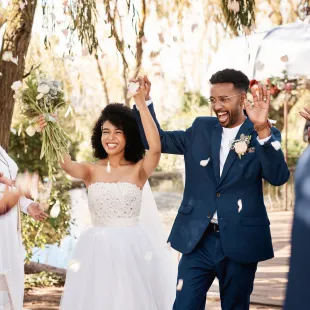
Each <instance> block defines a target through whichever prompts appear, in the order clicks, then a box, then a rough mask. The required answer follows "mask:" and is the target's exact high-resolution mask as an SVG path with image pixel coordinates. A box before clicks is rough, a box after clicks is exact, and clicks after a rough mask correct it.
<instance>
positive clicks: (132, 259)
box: [60, 224, 176, 310]
mask: <svg viewBox="0 0 310 310" xmlns="http://www.w3.org/2000/svg"><path fill="white" fill-rule="evenodd" d="M163 246H164V247H166V248H167V252H165V253H166V254H165V255H163V254H162V253H163V251H162V249H160V250H159V249H158V248H157V246H156V245H155V244H154V243H152V242H151V238H150V237H149V236H148V235H147V232H146V230H144V228H143V227H141V226H140V225H139V224H137V225H135V226H125V227H102V226H99V227H94V226H91V227H88V228H87V229H86V230H85V231H84V233H83V234H82V235H81V237H80V239H79V240H78V242H77V245H76V249H75V251H74V254H73V258H72V260H71V261H70V263H69V266H68V268H67V278H66V284H65V288H64V294H63V297H62V301H61V305H60V309H63V310H171V309H172V306H173V302H174V298H175V293H176V278H175V270H174V265H173V261H172V259H171V260H170V257H169V256H170V255H171V253H170V250H169V248H168V247H167V245H163ZM159 253H161V254H160V255H159Z"/></svg>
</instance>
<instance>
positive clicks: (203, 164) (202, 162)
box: [200, 158, 210, 167]
mask: <svg viewBox="0 0 310 310" xmlns="http://www.w3.org/2000/svg"><path fill="white" fill-rule="evenodd" d="M209 161H210V158H208V159H204V160H201V161H200V166H202V167H205V166H206V165H207V164H208V163H209Z"/></svg>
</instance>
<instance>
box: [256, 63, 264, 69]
mask: <svg viewBox="0 0 310 310" xmlns="http://www.w3.org/2000/svg"><path fill="white" fill-rule="evenodd" d="M255 67H256V69H257V70H263V69H264V68H265V65H264V64H263V63H262V62H261V61H258V62H257V63H256V65H255Z"/></svg>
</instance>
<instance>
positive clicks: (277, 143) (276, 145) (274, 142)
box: [271, 141, 281, 151]
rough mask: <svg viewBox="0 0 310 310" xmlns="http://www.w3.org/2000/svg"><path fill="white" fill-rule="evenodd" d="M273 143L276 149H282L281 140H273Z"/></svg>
mask: <svg viewBox="0 0 310 310" xmlns="http://www.w3.org/2000/svg"><path fill="white" fill-rule="evenodd" d="M271 145H272V146H273V148H274V149H275V150H276V151H279V150H281V143H280V142H279V141H273V142H271Z"/></svg>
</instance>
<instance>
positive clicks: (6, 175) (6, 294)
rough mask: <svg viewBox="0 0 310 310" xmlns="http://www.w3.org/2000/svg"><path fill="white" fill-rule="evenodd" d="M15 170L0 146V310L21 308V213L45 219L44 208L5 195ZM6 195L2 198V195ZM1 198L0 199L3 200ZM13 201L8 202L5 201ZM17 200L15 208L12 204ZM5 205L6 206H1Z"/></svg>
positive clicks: (22, 288) (12, 182)
mask: <svg viewBox="0 0 310 310" xmlns="http://www.w3.org/2000/svg"><path fill="white" fill-rule="evenodd" d="M17 172H18V167H17V165H16V163H15V162H14V161H13V159H11V157H10V156H9V155H8V154H7V153H6V151H5V150H4V149H3V148H2V147H1V146H0V200H1V202H0V205H1V215H0V310H8V309H14V310H21V309H23V296H24V257H25V255H24V254H25V253H24V249H23V246H22V238H21V225H20V210H21V211H22V212H24V213H26V214H29V215H30V216H32V217H33V218H34V219H35V220H44V219H45V218H46V217H47V214H45V213H44V211H43V209H44V207H45V206H44V205H40V204H38V203H36V202H34V201H33V200H31V199H28V198H26V197H23V196H22V197H20V198H19V196H18V194H17V193H16V194H15V195H14V194H13V193H11V194H9V195H10V196H8V193H5V189H6V187H7V186H13V185H14V180H15V178H16V176H17ZM4 193H5V194H6V195H5V196H4V197H2V196H3V194H4ZM2 198H3V199H2ZM8 198H10V199H12V201H11V202H10V203H8V201H7V199H8ZM16 201H19V202H18V204H17V205H15V202H16ZM4 204H5V205H4Z"/></svg>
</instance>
